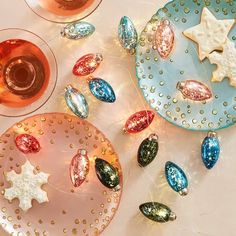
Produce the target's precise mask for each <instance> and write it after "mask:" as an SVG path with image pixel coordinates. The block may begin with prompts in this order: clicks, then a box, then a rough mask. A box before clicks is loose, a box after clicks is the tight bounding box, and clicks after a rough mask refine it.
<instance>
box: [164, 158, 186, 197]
mask: <svg viewBox="0 0 236 236" xmlns="http://www.w3.org/2000/svg"><path fill="white" fill-rule="evenodd" d="M165 174H166V179H167V182H168V184H169V185H170V187H171V188H172V189H173V190H174V191H176V192H178V193H179V194H180V195H181V196H185V195H187V194H188V179H187V177H186V175H185V173H184V171H183V170H182V169H181V168H180V167H179V166H177V165H176V164H175V163H173V162H171V161H168V162H166V165H165Z"/></svg>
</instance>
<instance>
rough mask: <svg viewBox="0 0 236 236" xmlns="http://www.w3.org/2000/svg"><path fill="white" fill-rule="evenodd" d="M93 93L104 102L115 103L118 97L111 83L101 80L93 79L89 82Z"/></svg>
mask: <svg viewBox="0 0 236 236" xmlns="http://www.w3.org/2000/svg"><path fill="white" fill-rule="evenodd" d="M89 89H90V91H91V93H92V94H93V95H94V96H95V97H96V98H97V99H98V100H100V101H102V102H109V103H113V102H115V101H116V95H115V92H114V90H113V88H112V87H111V85H110V84H109V83H107V82H106V81H105V80H103V79H100V78H93V79H91V80H90V81H89Z"/></svg>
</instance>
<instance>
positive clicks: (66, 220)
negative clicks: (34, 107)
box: [0, 113, 122, 236]
mask: <svg viewBox="0 0 236 236" xmlns="http://www.w3.org/2000/svg"><path fill="white" fill-rule="evenodd" d="M19 133H29V134H32V135H34V137H36V138H37V139H38V140H39V142H40V144H41V147H42V149H41V150H40V152H38V153H34V154H28V155H25V154H23V153H21V152H19V150H18V149H17V148H16V146H15V143H14V139H15V137H16V135H17V134H19ZM78 149H86V150H87V151H88V156H89V159H90V172H89V174H88V176H87V178H86V181H85V182H84V183H83V184H82V185H81V186H80V187H78V188H74V187H73V185H72V183H71V180H70V174H69V166H70V163H71V159H72V158H73V156H75V154H76V153H77V151H78ZM95 156H97V157H100V158H103V159H105V160H107V161H108V162H109V163H111V164H112V165H113V166H115V167H116V168H118V170H119V173H120V176H121V190H120V191H117V192H114V191H112V190H110V189H108V188H106V187H105V186H103V185H102V184H101V182H100V181H99V180H98V178H97V176H96V173H95V167H94V164H95V163H94V160H95ZM26 159H28V160H29V161H30V162H31V163H32V165H33V166H36V169H37V170H40V171H43V172H46V173H49V174H50V178H49V183H48V184H47V185H45V186H43V189H44V190H45V191H47V193H48V198H49V203H44V204H38V203H37V202H35V201H33V208H31V209H30V210H29V211H28V212H27V213H24V212H23V211H22V210H20V209H19V207H18V204H19V203H18V200H13V202H12V203H9V202H8V201H7V200H5V199H4V198H3V196H2V195H0V206H1V208H0V224H1V225H2V226H3V228H4V229H5V231H6V232H8V233H9V234H10V233H13V234H14V235H36V234H37V235H57V236H60V235H65V234H67V235H98V234H99V233H100V232H102V231H103V230H104V229H105V228H106V227H107V226H108V224H109V223H110V222H111V220H112V218H113V216H114V214H115V212H116V210H117V208H118V205H119V202H120V197H121V192H122V172H121V167H120V164H119V161H118V156H117V154H116V153H115V151H114V149H113V147H112V145H111V143H110V142H109V141H108V140H107V139H106V137H105V136H104V135H103V134H102V133H101V132H100V131H99V130H97V129H96V128H95V127H94V126H92V125H91V124H89V123H88V122H87V121H81V120H80V119H78V118H76V117H74V116H70V115H66V114H63V113H51V114H43V115H36V116H33V117H31V118H27V119H26V120H24V121H22V122H19V123H17V124H15V125H14V126H12V127H11V128H10V129H9V130H8V131H6V133H4V134H3V135H2V136H1V138H0V191H1V192H2V193H3V190H4V189H5V188H8V187H9V183H7V182H6V181H5V178H4V174H3V172H8V171H10V170H12V169H13V170H15V171H16V172H17V173H19V172H20V168H21V165H22V164H24V163H25V161H26Z"/></svg>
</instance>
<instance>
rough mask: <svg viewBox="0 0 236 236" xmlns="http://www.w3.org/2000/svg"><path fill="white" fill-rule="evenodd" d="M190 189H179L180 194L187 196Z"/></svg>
mask: <svg viewBox="0 0 236 236" xmlns="http://www.w3.org/2000/svg"><path fill="white" fill-rule="evenodd" d="M188 192H189V191H188V189H187V188H184V189H182V190H181V191H179V194H180V195H181V196H186V195H188Z"/></svg>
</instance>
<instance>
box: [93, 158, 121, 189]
mask: <svg viewBox="0 0 236 236" xmlns="http://www.w3.org/2000/svg"><path fill="white" fill-rule="evenodd" d="M95 170H96V174H97V177H98V179H99V180H100V182H101V183H102V184H103V185H104V186H106V187H107V188H110V189H113V190H115V191H118V190H119V189H120V185H119V184H120V177H119V173H118V170H117V169H116V168H115V167H114V166H112V165H111V164H110V163H109V162H107V161H105V160H103V159H101V158H96V160H95Z"/></svg>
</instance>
